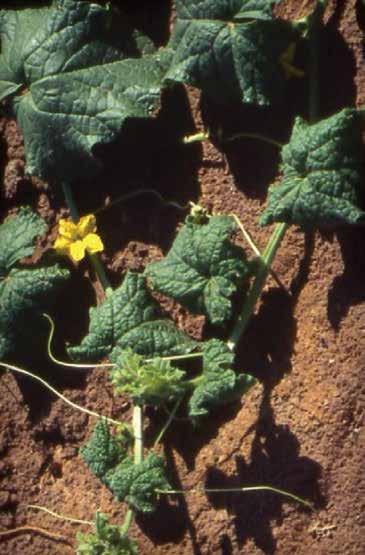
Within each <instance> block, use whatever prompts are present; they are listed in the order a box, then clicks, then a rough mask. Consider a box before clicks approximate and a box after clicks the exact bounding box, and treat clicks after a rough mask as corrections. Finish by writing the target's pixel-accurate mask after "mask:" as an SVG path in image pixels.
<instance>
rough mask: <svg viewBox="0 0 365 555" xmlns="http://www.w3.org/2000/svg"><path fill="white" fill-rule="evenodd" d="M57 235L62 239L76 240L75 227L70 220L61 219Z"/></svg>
mask: <svg viewBox="0 0 365 555" xmlns="http://www.w3.org/2000/svg"><path fill="white" fill-rule="evenodd" d="M58 233H59V235H61V236H62V237H66V238H67V239H70V241H74V240H75V239H77V226H76V225H75V224H74V223H73V222H72V221H71V220H63V219H61V220H60V221H59V224H58Z"/></svg>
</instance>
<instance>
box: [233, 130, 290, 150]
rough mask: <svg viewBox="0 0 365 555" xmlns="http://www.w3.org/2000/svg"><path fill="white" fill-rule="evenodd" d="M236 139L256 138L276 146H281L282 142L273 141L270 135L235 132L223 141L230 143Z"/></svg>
mask: <svg viewBox="0 0 365 555" xmlns="http://www.w3.org/2000/svg"><path fill="white" fill-rule="evenodd" d="M237 139H257V140H258V141H263V142H264V143H268V144H269V145H272V146H276V147H277V148H283V146H284V145H283V143H279V141H275V139H271V138H270V137H265V135H260V134H259V133H235V134H234V135H231V136H230V137H227V139H224V141H223V142H225V143H230V142H231V141H235V140H237Z"/></svg>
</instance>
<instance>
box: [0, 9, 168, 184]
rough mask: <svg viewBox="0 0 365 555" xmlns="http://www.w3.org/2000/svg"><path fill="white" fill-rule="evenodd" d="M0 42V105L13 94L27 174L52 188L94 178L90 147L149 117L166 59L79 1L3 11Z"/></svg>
mask: <svg viewBox="0 0 365 555" xmlns="http://www.w3.org/2000/svg"><path fill="white" fill-rule="evenodd" d="M0 39H1V55H0V100H2V99H5V98H6V97H7V96H8V95H14V94H15V96H11V97H10V103H11V106H12V109H13V111H14V113H15V115H16V117H17V119H18V122H19V125H20V127H21V129H22V131H23V134H24V142H25V151H26V160H27V171H28V172H29V173H30V174H35V175H38V176H39V177H41V178H43V179H49V180H51V181H52V180H55V179H56V178H57V180H58V182H62V181H65V180H66V181H71V180H74V179H76V178H78V177H83V176H85V175H93V174H94V173H95V171H96V170H97V169H98V168H99V161H98V160H97V159H96V158H95V157H94V156H93V147H94V146H95V145H96V144H99V143H107V142H110V141H111V140H112V139H114V138H115V136H116V134H117V133H118V132H119V131H120V130H121V128H122V126H123V123H124V121H125V120H126V118H129V117H139V118H140V117H142V118H144V117H147V116H149V115H151V113H152V112H153V111H154V110H155V109H156V107H157V104H158V102H159V97H160V84H161V79H162V76H163V75H164V73H165V70H166V67H167V66H168V64H169V60H170V53H169V52H168V51H167V50H166V51H163V52H162V51H161V52H156V53H152V52H153V45H152V44H151V42H150V41H149V40H148V39H147V38H146V37H144V36H143V35H141V33H138V32H137V31H135V30H133V29H131V28H130V27H129V26H128V23H127V21H126V19H125V17H119V16H118V15H116V14H115V13H114V12H111V11H110V10H108V9H107V8H105V7H102V6H100V5H97V4H91V3H89V2H84V1H80V0H53V2H52V3H51V5H50V6H45V7H43V8H30V9H22V10H3V11H2V12H1V17H0Z"/></svg>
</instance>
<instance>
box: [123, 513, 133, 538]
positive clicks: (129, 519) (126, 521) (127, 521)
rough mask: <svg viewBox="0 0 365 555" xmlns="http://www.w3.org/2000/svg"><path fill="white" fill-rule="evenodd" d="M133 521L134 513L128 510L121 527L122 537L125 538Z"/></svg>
mask: <svg viewBox="0 0 365 555" xmlns="http://www.w3.org/2000/svg"><path fill="white" fill-rule="evenodd" d="M133 519H134V511H133V510H132V509H128V510H127V512H126V514H125V517H124V522H123V526H122V535H123V536H126V535H127V534H128V531H129V528H130V527H131V525H132V523H133Z"/></svg>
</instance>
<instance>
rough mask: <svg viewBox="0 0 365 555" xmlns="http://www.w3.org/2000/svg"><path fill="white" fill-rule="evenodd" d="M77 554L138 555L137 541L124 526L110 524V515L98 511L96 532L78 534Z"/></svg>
mask: <svg viewBox="0 0 365 555" xmlns="http://www.w3.org/2000/svg"><path fill="white" fill-rule="evenodd" d="M76 539H77V544H78V545H77V547H76V554H77V555H138V547H137V544H136V542H134V541H133V540H131V539H130V538H128V536H126V535H125V534H124V533H123V527H122V526H116V525H115V524H109V522H108V517H107V516H105V515H103V514H102V513H96V516H95V533H93V534H82V533H81V532H79V533H78V534H77V536H76Z"/></svg>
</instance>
